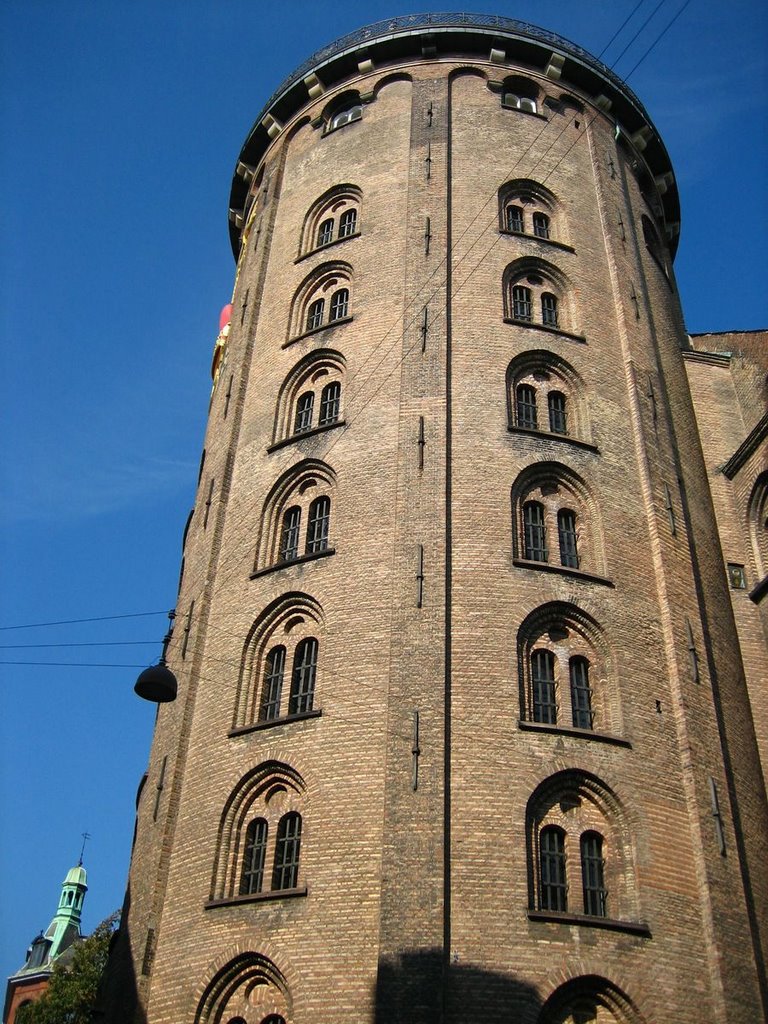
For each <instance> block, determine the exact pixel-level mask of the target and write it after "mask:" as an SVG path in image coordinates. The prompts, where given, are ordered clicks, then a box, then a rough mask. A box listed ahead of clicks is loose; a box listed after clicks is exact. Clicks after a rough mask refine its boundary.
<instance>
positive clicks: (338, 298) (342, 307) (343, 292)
mask: <svg viewBox="0 0 768 1024" xmlns="http://www.w3.org/2000/svg"><path fill="white" fill-rule="evenodd" d="M348 309H349V289H348V288H339V290H338V291H337V292H334V293H333V297H332V298H331V316H330V319H331V320H341V319H342V317H345V316H347V310H348Z"/></svg>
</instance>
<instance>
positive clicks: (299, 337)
mask: <svg viewBox="0 0 768 1024" xmlns="http://www.w3.org/2000/svg"><path fill="white" fill-rule="evenodd" d="M353 320H354V317H353V316H340V317H339V319H338V320H330V321H329V322H328V323H327V324H321V325H320V326H319V327H313V328H312V330H311V331H302V333H301V334H297V335H296V337H295V338H289V339H288V341H284V342H283V344H282V345H281V346H280V348H289V347H290V346H291V345H295V344H296V342H297V341H304V339H305V338H311V337H312V335H313V334H319V333H320V332H321V331H328V330H330V329H331V328H332V327H338V326H339V325H340V324H348V323H351V322H352V321H353Z"/></svg>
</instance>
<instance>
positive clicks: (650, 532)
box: [101, 15, 768, 1024]
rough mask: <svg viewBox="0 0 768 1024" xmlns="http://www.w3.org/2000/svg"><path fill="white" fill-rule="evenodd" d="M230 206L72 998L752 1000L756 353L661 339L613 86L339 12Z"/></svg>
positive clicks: (680, 1003)
mask: <svg viewBox="0 0 768 1024" xmlns="http://www.w3.org/2000/svg"><path fill="white" fill-rule="evenodd" d="M230 221H231V231H232V241H233V247H234V251H235V255H236V258H237V273H236V278H235V287H234V293H233V298H232V305H231V307H227V309H226V310H225V313H224V316H223V320H222V330H221V334H220V336H219V338H218V340H217V343H216V348H215V353H214V365H213V371H214V389H213V394H212V398H211V407H210V417H209V425H208V430H207V435H206V440H205V451H204V453H203V458H202V460H201V466H200V481H199V489H198V499H197V504H196V506H195V509H194V513H193V515H192V516H191V519H190V522H189V525H188V528H187V531H186V534H185V543H184V559H183V568H182V579H181V583H180V592H179V599H178V607H177V619H176V626H175V630H174V634H173V637H172V639H171V642H170V644H169V645H168V651H167V656H168V664H169V666H170V667H171V668H172V669H173V672H174V673H175V675H176V676H177V678H178V682H179V693H178V699H177V700H176V701H175V702H173V703H169V704H165V705H163V706H161V708H160V710H159V714H158V719H157V725H156V731H155V739H154V744H153V749H152V755H151V759H150V765H149V770H148V775H147V777H146V784H145V785H143V787H142V789H141V791H140V795H139V800H138V821H137V831H136V840H135V844H134V850H133V858H132V866H131V876H130V886H129V892H128V896H127V898H126V913H125V914H124V918H123V924H122V926H121V930H120V933H119V935H118V939H117V941H116V945H115V949H114V951H113V956H112V958H111V962H110V971H109V976H108V984H107V987H106V989H105V993H104V999H103V1003H102V1007H101V1012H102V1017H103V1018H104V1019H108V1020H112V1021H149V1022H151V1024H182V1022H189V1024H208V1022H210V1024H213V1022H225V1024H242V1022H246V1024H282V1022H285V1024H325V1022H328V1024H330V1022H331V1021H333V1022H334V1024H339V1022H344V1024H365V1022H374V1021H375V1022H377V1024H395V1022H400V1021H402V1022H409V1024H421V1022H424V1024H426V1022H438V1021H440V1022H444V1024H448V1022H452V1024H470V1022H471V1024H473V1022H480V1021H483V1022H494V1024H495V1022H499V1024H501V1022H502V1021H504V1022H507V1021H515V1022H521V1024H526V1022H530V1024H534V1022H536V1021H540V1022H546V1024H564V1022H571V1024H575V1022H579V1024H586V1022H590V1021H596V1022H598V1024H603V1022H605V1021H620V1022H624V1024H640V1022H645V1024H652V1022H655V1024H665V1022H669V1024H672V1022H674V1024H702V1022H704V1021H707V1022H709V1021H712V1022H715V1021H716V1022H725V1021H729V1022H731V1021H732V1022H743V1024H747V1022H749V1024H753V1022H754V1021H756V1020H759V1019H761V1018H762V1016H763V1014H764V1012H765V1005H766V978H765V958H764V951H765V949H766V948H767V946H768V878H767V877H766V875H767V872H766V865H767V864H768V810H767V808H766V797H765V784H764V774H763V771H762V770H761V762H760V752H762V755H763V767H765V765H766V764H767V763H768V708H767V707H766V702H767V701H768V691H767V690H766V645H765V640H766V632H767V630H768V626H767V623H766V607H768V605H767V604H766V602H765V601H764V600H763V598H764V594H765V590H766V577H765V574H766V571H767V569H768V553H767V552H766V522H765V517H766V492H767V490H768V483H767V474H766V446H765V430H766V419H765V380H766V370H767V369H768V366H766V335H765V333H751V334H733V335H727V336H726V335H717V336H710V335H699V336H696V337H695V338H689V337H688V335H687V334H686V331H685V328H684V323H683V316H682V313H681V310H680V304H679V299H678V295H677V291H676V287H675V281H674V275H673V270H672V259H673V256H674V251H675V247H676V241H677V235H678V228H679V210H678V197H677V189H676V185H675V179H674V175H673V172H672V168H671V166H670V163H669V159H668V156H667V154H666V151H665V149H664V145H663V143H662V141H661V139H660V138H659V136H658V133H657V132H656V130H655V128H654V126H653V124H652V123H651V121H650V119H649V118H648V115H647V113H646V112H645V110H644V109H643V106H642V104H641V103H640V101H639V100H638V99H637V97H636V96H634V94H633V93H632V91H631V90H630V89H629V88H628V87H627V86H626V85H625V84H624V83H623V82H621V81H620V80H619V79H618V78H617V77H616V76H615V75H614V74H613V73H612V72H611V71H609V70H608V69H607V68H605V67H604V66H603V65H601V64H600V63H599V62H598V61H597V60H595V58H593V57H592V56H591V55H590V54H588V53H586V52H585V51H583V50H581V49H580V48H579V47H577V46H575V45H574V44H572V43H569V42H567V41H566V40H563V39H561V38H559V37H557V36H555V35H553V34H551V33H549V32H546V31H543V30H541V29H538V28H535V27H533V26H530V25H526V24H522V23H519V22H514V21H511V20H508V19H505V18H493V17H480V16H474V15H469V16H456V15H452V16H431V17H429V16H427V17H412V18H401V19H396V20H394V21H391V22H386V23H380V24H377V25H374V26H371V27H369V28H367V29H364V30H361V31H359V32H356V33H354V34H352V35H350V36H348V37H345V38H344V39H341V40H338V41H337V42H336V43H334V44H332V45H330V46H328V47H326V48H325V49H324V50H322V51H319V52H318V53H317V54H315V55H314V56H313V57H312V58H310V59H309V60H308V61H307V62H306V63H305V64H304V65H303V66H302V67H301V68H300V69H298V70H297V72H296V73H295V74H294V75H292V76H291V78H290V79H288V81H287V82H285V83H284V84H283V85H282V86H281V87H280V89H279V90H278V92H277V93H275V95H274V96H273V97H272V98H271V99H270V100H269V102H268V103H267V105H266V107H265V108H264V110H263V111H262V113H261V114H260V115H259V117H258V119H257V121H256V123H255V126H254V128H253V130H252V132H251V134H250V136H249V138H248V140H247V142H246V144H245V146H244V148H243V150H242V152H241V154H240V159H239V161H238V163H237V171H236V175H235V178H234V182H233V186H232V196H231V210H230ZM761 417H762V418H761ZM745 665H746V676H745ZM753 715H754V723H753ZM759 751H760V752H759Z"/></svg>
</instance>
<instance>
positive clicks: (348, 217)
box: [339, 210, 357, 238]
mask: <svg viewBox="0 0 768 1024" xmlns="http://www.w3.org/2000/svg"><path fill="white" fill-rule="evenodd" d="M356 228H357V210H345V211H344V213H342V215H341V219H340V220H339V238H346V237H347V236H348V235H354V233H355V229H356Z"/></svg>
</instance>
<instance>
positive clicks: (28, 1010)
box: [16, 911, 120, 1024]
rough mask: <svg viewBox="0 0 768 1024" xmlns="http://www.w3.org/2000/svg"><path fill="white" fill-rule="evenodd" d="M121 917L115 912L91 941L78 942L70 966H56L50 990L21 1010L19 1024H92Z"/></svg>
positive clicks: (92, 936)
mask: <svg viewBox="0 0 768 1024" xmlns="http://www.w3.org/2000/svg"><path fill="white" fill-rule="evenodd" d="M119 918H120V914H119V911H118V912H115V913H114V914H112V915H111V916H110V917H108V918H107V919H106V920H105V921H102V922H101V924H100V925H99V926H98V927H97V928H96V929H95V930H94V931H93V933H92V934H91V935H89V936H88V938H87V939H82V940H81V941H79V942H77V943H76V944H75V948H74V951H73V955H72V959H71V960H70V962H69V963H68V964H67V965H66V966H62V965H61V964H55V965H54V968H53V972H52V974H51V981H50V984H49V986H48V989H47V991H46V992H45V994H44V995H43V996H41V998H40V999H38V1000H36V1001H35V1002H33V1003H27V1004H26V1005H25V1006H22V1007H20V1008H19V1012H18V1013H17V1014H16V1022H17V1024H88V1022H89V1021H90V1019H91V1016H90V1015H91V1010H92V1009H93V1007H94V1004H95V1002H96V990H97V988H98V984H99V979H100V978H101V975H102V972H103V970H104V965H105V964H106V962H107V956H108V954H109V940H110V939H111V938H112V933H113V932H114V930H115V928H116V926H117V923H118V920H119Z"/></svg>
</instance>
